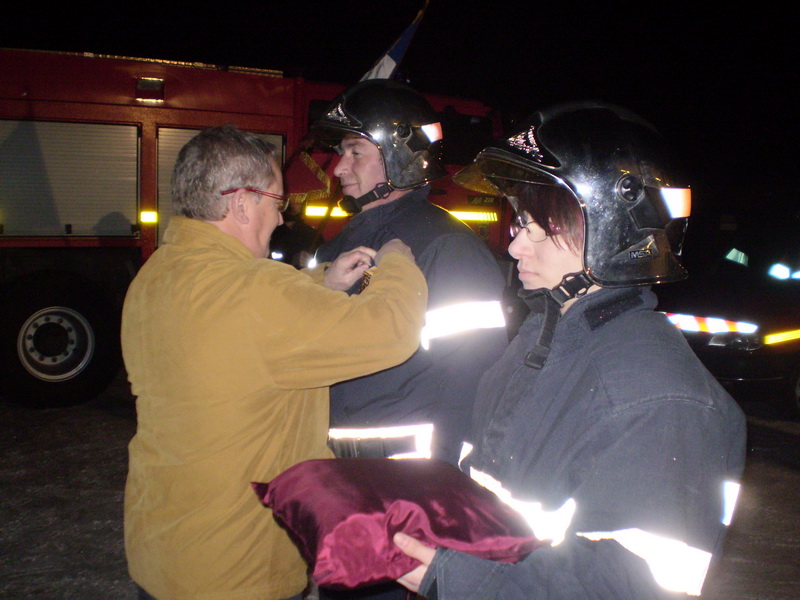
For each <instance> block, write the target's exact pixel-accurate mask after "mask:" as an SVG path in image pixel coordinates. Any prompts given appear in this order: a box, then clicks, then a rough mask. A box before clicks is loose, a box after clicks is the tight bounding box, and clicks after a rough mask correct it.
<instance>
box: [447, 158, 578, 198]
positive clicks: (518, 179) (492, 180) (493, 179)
mask: <svg viewBox="0 0 800 600" xmlns="http://www.w3.org/2000/svg"><path fill="white" fill-rule="evenodd" d="M453 181H455V182H456V183H457V184H458V185H460V186H462V187H464V188H466V189H468V190H471V191H474V192H478V193H481V194H487V195H491V196H503V197H505V198H506V199H507V200H508V201H509V202H510V203H511V205H512V206H513V207H514V210H518V206H519V201H518V198H519V195H520V190H521V189H522V188H523V187H527V186H530V185H543V186H551V187H564V186H562V184H561V182H560V180H559V179H557V178H556V177H554V176H551V175H548V174H545V173H542V172H541V171H538V170H536V169H532V168H530V166H528V165H526V164H523V163H521V162H519V161H518V160H515V158H514V157H513V156H510V155H506V154H504V153H499V152H497V151H492V149H487V150H484V151H483V152H481V153H480V154H479V155H478V157H477V158H476V159H475V160H474V161H473V162H472V164H470V165H468V166H466V167H464V168H463V169H462V170H461V171H459V172H458V173H456V174H455V175H454V176H453Z"/></svg>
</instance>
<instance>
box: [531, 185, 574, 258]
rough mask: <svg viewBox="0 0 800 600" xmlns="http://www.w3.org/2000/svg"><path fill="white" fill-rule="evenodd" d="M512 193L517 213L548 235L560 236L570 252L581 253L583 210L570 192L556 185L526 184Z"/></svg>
mask: <svg viewBox="0 0 800 600" xmlns="http://www.w3.org/2000/svg"><path fill="white" fill-rule="evenodd" d="M516 192H517V193H516V200H517V212H518V213H520V214H521V213H523V212H526V213H528V215H529V216H530V217H531V219H533V220H534V221H536V223H537V225H539V227H541V228H542V229H544V231H545V233H546V234H547V235H548V236H552V235H556V234H557V235H561V236H562V237H563V239H564V240H565V241H566V243H567V246H568V247H569V248H570V249H571V250H573V251H575V252H581V251H582V250H583V242H584V230H583V228H584V221H583V211H582V210H581V206H580V202H579V201H578V198H577V197H576V196H575V195H574V194H573V193H572V192H571V191H570V190H568V189H567V188H565V187H562V186H560V185H550V184H540V183H527V182H526V183H521V184H519V186H518V187H517V190H516ZM556 243H557V242H556Z"/></svg>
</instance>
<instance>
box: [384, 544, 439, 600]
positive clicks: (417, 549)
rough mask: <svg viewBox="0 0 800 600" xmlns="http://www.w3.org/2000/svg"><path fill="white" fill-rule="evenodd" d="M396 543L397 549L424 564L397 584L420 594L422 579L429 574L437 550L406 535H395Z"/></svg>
mask: <svg viewBox="0 0 800 600" xmlns="http://www.w3.org/2000/svg"><path fill="white" fill-rule="evenodd" d="M393 539H394V543H395V544H397V547H398V548H400V550H402V551H403V553H404V554H407V555H408V556H410V557H411V558H416V559H417V560H418V561H419V562H421V563H422V564H421V565H420V566H418V567H417V568H416V569H414V570H413V571H409V572H408V573H406V574H405V575H403V576H402V577H401V578H400V579H398V580H397V583H399V584H400V585H402V586H404V587H406V588H408V589H409V590H411V591H412V592H415V593H416V592H418V591H419V586H420V584H421V583H422V578H423V577H425V573H427V572H428V566H429V565H430V564H431V562H432V561H433V557H434V555H435V554H436V548H428V547H427V546H426V545H424V544H423V543H422V542H419V541H417V540H415V539H414V538H413V537H411V536H410V535H406V534H405V533H395V534H394V538H393Z"/></svg>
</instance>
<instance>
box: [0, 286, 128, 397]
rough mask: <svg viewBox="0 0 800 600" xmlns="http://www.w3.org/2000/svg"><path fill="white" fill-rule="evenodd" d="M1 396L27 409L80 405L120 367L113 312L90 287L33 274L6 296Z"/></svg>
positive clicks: (1, 322)
mask: <svg viewBox="0 0 800 600" xmlns="http://www.w3.org/2000/svg"><path fill="white" fill-rule="evenodd" d="M4 296H5V298H4V304H5V310H4V311H3V313H4V314H2V315H1V316H0V395H2V396H4V397H6V398H7V399H9V400H11V401H14V402H17V403H20V404H23V405H25V406H28V407H30V408H53V407H63V406H72V405H75V404H81V403H84V402H88V401H89V400H91V399H93V398H94V397H95V396H97V394H99V393H100V392H101V391H102V390H104V389H105V388H106V387H107V386H108V384H109V383H110V382H111V379H112V378H113V377H114V375H116V373H117V372H118V371H119V368H120V366H121V359H120V349H119V308H118V307H116V306H115V305H114V303H113V302H112V301H111V300H110V299H109V298H108V297H107V296H106V295H105V294H103V292H102V291H101V290H100V289H99V288H98V287H97V286H96V285H95V284H93V283H91V282H89V281H87V280H84V279H81V278H78V277H75V276H71V275H64V274H61V273H47V274H38V275H36V276H33V277H30V278H28V279H26V280H24V281H21V282H18V283H17V284H16V285H14V286H13V288H12V289H11V290H9V291H8V293H6V294H4Z"/></svg>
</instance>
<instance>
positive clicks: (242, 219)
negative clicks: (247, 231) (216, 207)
mask: <svg viewBox="0 0 800 600" xmlns="http://www.w3.org/2000/svg"><path fill="white" fill-rule="evenodd" d="M247 210H248V206H247V198H246V197H245V191H244V190H236V191H235V192H234V193H233V194H231V195H230V196H229V200H228V214H229V215H231V217H233V220H234V221H236V222H237V223H240V224H242V225H247V224H248V223H249V222H250V216H249V215H248V214H247Z"/></svg>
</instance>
